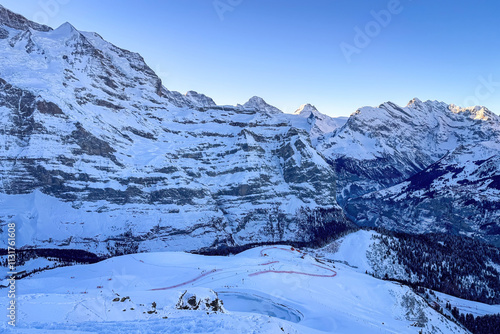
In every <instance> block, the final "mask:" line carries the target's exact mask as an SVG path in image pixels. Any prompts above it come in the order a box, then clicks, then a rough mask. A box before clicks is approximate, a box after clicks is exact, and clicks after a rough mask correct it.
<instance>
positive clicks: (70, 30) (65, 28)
mask: <svg viewBox="0 0 500 334" xmlns="http://www.w3.org/2000/svg"><path fill="white" fill-rule="evenodd" d="M49 34H50V36H51V37H52V38H54V39H69V38H74V37H79V36H81V34H80V32H79V31H78V30H77V29H76V28H75V27H74V26H73V25H71V24H70V23H69V22H65V23H63V24H61V25H60V26H59V27H58V28H56V29H54V30H52V31H51V32H50V33H49Z"/></svg>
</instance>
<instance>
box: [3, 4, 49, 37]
mask: <svg viewBox="0 0 500 334" xmlns="http://www.w3.org/2000/svg"><path fill="white" fill-rule="evenodd" d="M0 25H5V26H7V27H10V28H14V29H18V30H27V29H28V28H31V29H33V30H38V31H50V30H52V28H51V27H48V26H46V25H43V24H39V23H35V22H33V21H30V20H28V19H27V18H25V17H24V16H22V15H20V14H17V13H14V12H12V11H10V10H8V9H7V8H5V7H3V6H2V5H0Z"/></svg>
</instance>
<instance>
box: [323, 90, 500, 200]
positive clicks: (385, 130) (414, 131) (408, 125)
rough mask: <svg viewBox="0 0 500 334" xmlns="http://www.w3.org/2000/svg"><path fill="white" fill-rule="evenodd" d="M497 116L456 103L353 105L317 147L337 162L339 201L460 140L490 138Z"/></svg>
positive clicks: (405, 172) (387, 182)
mask: <svg viewBox="0 0 500 334" xmlns="http://www.w3.org/2000/svg"><path fill="white" fill-rule="evenodd" d="M499 135H500V120H499V117H498V116H496V115H495V114H493V113H492V112H491V111H489V110H487V109H486V108H484V107H473V108H459V107H456V106H454V105H447V104H445V103H442V102H437V101H426V102H422V101H420V100H418V99H414V100H412V101H410V103H409V104H408V105H407V106H406V107H404V108H401V107H399V106H397V105H396V104H394V103H391V102H387V103H384V104H382V105H380V106H379V107H378V108H372V107H364V108H361V109H359V110H357V111H356V112H355V113H354V114H352V115H351V117H350V118H349V119H348V121H347V123H346V124H345V125H344V126H343V127H342V128H340V129H339V130H337V131H336V132H335V133H333V134H331V135H328V136H325V137H324V138H320V141H319V143H318V147H317V148H318V150H319V151H320V152H322V153H323V155H324V156H325V157H327V158H328V159H330V160H331V162H332V163H333V164H334V165H335V166H336V172H337V175H338V182H337V185H338V187H339V194H338V200H339V201H341V202H345V201H346V200H347V199H349V198H355V197H357V196H361V195H364V194H366V193H369V192H371V191H376V190H380V189H383V188H386V187H389V186H392V185H395V184H397V183H399V182H401V181H403V180H405V179H407V178H408V177H410V176H412V175H414V174H415V173H418V172H420V171H422V170H423V169H425V168H426V167H428V166H429V165H430V164H432V163H434V162H436V161H437V160H439V159H440V158H442V157H443V156H444V155H445V154H447V153H448V152H450V151H452V150H454V149H455V148H456V147H458V146H459V145H468V144H473V143H480V142H483V141H489V140H493V139H494V138H498V137H499Z"/></svg>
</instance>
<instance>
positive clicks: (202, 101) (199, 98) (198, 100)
mask: <svg viewBox="0 0 500 334" xmlns="http://www.w3.org/2000/svg"><path fill="white" fill-rule="evenodd" d="M186 97H187V98H189V99H190V100H192V101H193V102H194V103H195V104H196V105H197V106H200V107H213V106H216V105H217V104H216V103H215V102H214V100H212V98H210V97H208V96H206V95H205V94H200V93H198V92H195V91H194V90H190V91H188V92H187V93H186Z"/></svg>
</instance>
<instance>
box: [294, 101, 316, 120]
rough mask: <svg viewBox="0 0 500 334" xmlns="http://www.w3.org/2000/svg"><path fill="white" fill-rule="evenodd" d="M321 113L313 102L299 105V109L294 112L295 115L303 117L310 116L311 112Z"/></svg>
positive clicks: (314, 113)
mask: <svg viewBox="0 0 500 334" xmlns="http://www.w3.org/2000/svg"><path fill="white" fill-rule="evenodd" d="M318 113H319V111H318V109H316V107H315V106H313V105H312V104H309V103H307V104H303V105H301V106H300V107H299V109H297V110H296V111H295V112H294V115H299V116H302V117H309V116H311V114H313V115H314V116H317V114H318Z"/></svg>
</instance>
